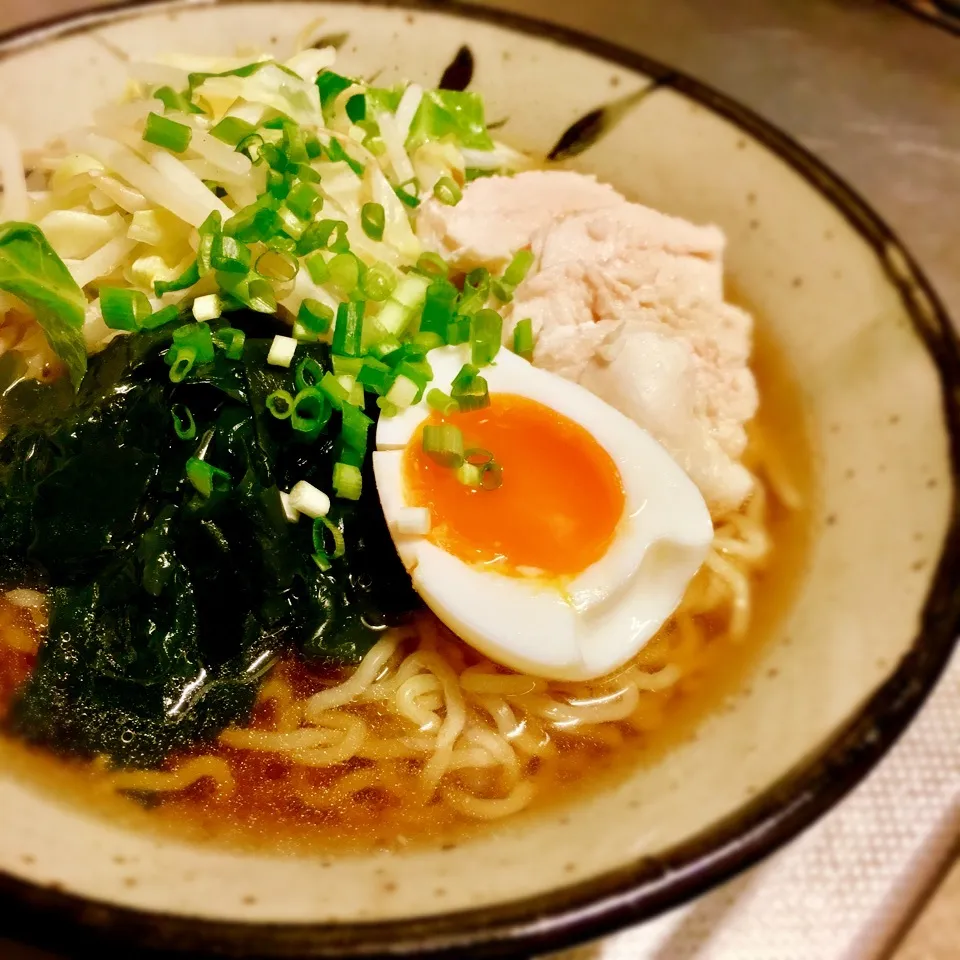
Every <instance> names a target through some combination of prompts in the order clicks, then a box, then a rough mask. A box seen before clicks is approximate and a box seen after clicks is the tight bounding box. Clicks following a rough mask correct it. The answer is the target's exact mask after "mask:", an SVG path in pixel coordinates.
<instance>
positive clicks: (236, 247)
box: [210, 233, 252, 274]
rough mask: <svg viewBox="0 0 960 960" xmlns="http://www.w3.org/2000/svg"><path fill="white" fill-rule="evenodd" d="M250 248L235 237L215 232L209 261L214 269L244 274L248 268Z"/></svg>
mask: <svg viewBox="0 0 960 960" xmlns="http://www.w3.org/2000/svg"><path fill="white" fill-rule="evenodd" d="M251 259H252V258H251V255H250V248H249V247H248V246H247V245H246V244H244V243H241V242H240V241H239V240H238V239H237V238H236V237H232V236H230V235H229V234H226V233H220V234H217V235H216V236H215V237H214V239H213V244H212V246H211V248H210V263H211V265H212V267H213V269H214V270H222V271H224V272H225V273H237V274H245V273H247V272H248V271H249V270H250V261H251Z"/></svg>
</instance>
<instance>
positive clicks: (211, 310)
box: [191, 293, 223, 340]
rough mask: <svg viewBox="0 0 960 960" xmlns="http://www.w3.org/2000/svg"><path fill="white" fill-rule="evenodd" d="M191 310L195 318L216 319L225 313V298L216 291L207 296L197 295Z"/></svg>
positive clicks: (202, 319)
mask: <svg viewBox="0 0 960 960" xmlns="http://www.w3.org/2000/svg"><path fill="white" fill-rule="evenodd" d="M191 311H192V313H193V319H194V320H200V321H203V322H206V321H207V320H216V319H217V318H218V317H219V316H220V315H221V314H222V313H223V300H221V299H220V297H219V296H218V295H217V294H215V293H208V294H206V295H205V296H202V297H197V299H196V300H194V301H193V307H192V308H191ZM214 340H216V337H214Z"/></svg>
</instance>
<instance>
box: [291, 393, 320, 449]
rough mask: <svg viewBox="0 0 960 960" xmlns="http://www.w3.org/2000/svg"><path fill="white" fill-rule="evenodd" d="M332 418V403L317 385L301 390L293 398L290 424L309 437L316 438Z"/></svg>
mask: <svg viewBox="0 0 960 960" xmlns="http://www.w3.org/2000/svg"><path fill="white" fill-rule="evenodd" d="M329 420H330V403H329V402H328V400H327V397H326V396H325V395H324V393H323V391H321V390H318V389H317V388H316V387H307V388H306V389H305V390H301V391H300V392H299V393H298V394H297V395H296V397H294V399H293V413H292V414H291V417H290V426H292V427H293V429H294V430H296V431H297V432H298V433H302V434H304V435H305V436H306V437H307V438H308V439H315V438H316V437H317V436H319V434H320V433H321V432H322V431H323V428H324V427H325V426H326V425H327V423H328V421H329Z"/></svg>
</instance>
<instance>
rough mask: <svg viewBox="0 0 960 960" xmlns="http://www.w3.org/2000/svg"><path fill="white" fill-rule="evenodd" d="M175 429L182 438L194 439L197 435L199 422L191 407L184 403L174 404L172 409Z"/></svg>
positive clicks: (171, 413)
mask: <svg viewBox="0 0 960 960" xmlns="http://www.w3.org/2000/svg"><path fill="white" fill-rule="evenodd" d="M170 416H171V418H172V419H173V430H174V432H175V433H176V435H177V436H178V437H179V438H180V439H181V440H192V439H193V438H194V437H195V436H196V435H197V422H196V420H194V419H193V414H192V413H191V412H190V408H189V407H188V406H186V405H185V404H183V403H177V404H174V406H173V409H172V410H171V411H170Z"/></svg>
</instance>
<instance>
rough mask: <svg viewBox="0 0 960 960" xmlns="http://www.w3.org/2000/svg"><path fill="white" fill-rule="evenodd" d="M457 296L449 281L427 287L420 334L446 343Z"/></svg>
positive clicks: (436, 281)
mask: <svg viewBox="0 0 960 960" xmlns="http://www.w3.org/2000/svg"><path fill="white" fill-rule="evenodd" d="M421 259H422V258H421ZM457 295H458V292H457V288H456V287H455V286H454V285H453V284H452V283H450V281H449V280H444V279H438V280H434V281H433V283H431V284H430V286H429V287H427V295H426V299H425V300H424V303H423V315H422V316H421V318H420V331H421V332H422V333H435V334H437V335H438V336H439V337H440V338H441V339H442V340H443V341H444V342H446V339H447V326H448V325H449V324H450V323H451V322H452V321H453V317H454V304H455V303H456V300H457Z"/></svg>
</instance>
